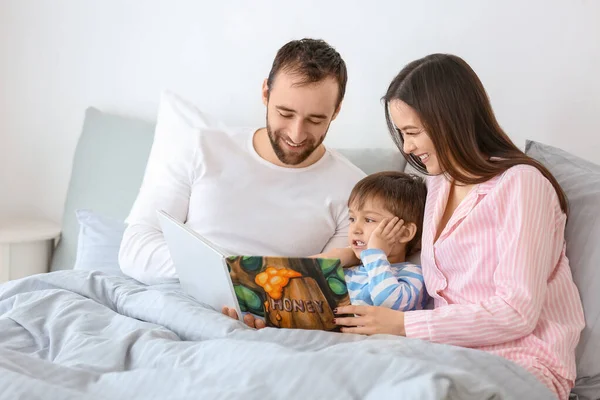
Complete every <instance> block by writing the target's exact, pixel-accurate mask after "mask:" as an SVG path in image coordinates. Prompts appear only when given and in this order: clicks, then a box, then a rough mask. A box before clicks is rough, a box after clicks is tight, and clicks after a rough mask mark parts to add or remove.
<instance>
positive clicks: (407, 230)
mask: <svg viewBox="0 0 600 400" xmlns="http://www.w3.org/2000/svg"><path fill="white" fill-rule="evenodd" d="M416 234H417V224H415V223H414V222H409V223H407V224H404V226H403V227H402V229H400V239H398V241H399V242H400V243H402V244H407V243H408V242H410V241H411V240H413V238H414V237H415V235H416Z"/></svg>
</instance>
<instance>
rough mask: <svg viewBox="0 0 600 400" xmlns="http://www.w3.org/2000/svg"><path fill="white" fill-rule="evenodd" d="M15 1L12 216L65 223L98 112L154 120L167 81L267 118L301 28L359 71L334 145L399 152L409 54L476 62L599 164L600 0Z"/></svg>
mask: <svg viewBox="0 0 600 400" xmlns="http://www.w3.org/2000/svg"><path fill="white" fill-rule="evenodd" d="M366 4H367V2H365V1H341V0H340V1H327V2H325V1H317V0H311V1H302V2H295V3H293V4H291V3H289V2H281V1H252V2H248V1H242V0H228V1H223V2H215V1H193V0H185V1H184V0H178V1H169V2H166V1H161V0H147V1H141V0H140V1H117V0H105V1H92V0H87V1H81V0H62V1H55V0H29V1H22V0H2V1H0V187H1V192H0V193H1V195H0V218H2V217H4V216H8V215H21V214H26V215H42V216H46V217H49V218H51V219H54V220H59V219H60V217H61V213H62V205H63V202H64V198H65V193H66V188H67V184H68V180H69V173H70V166H71V160H72V156H73V151H74V148H75V145H76V142H77V139H78V135H79V133H80V129H81V124H82V117H83V113H84V110H85V108H86V107H88V106H90V105H93V106H96V107H98V108H100V109H103V110H105V111H114V112H119V113H122V114H126V115H134V116H139V117H141V118H146V119H150V120H152V119H154V116H155V112H156V106H157V101H158V97H159V93H160V90H161V89H162V88H170V89H172V90H175V91H177V92H179V93H181V94H182V95H184V96H186V97H188V98H189V99H191V100H192V101H193V102H195V103H196V104H197V105H198V106H200V107H201V108H203V109H204V110H206V111H207V112H210V113H212V114H215V115H217V116H218V117H220V118H222V119H223V120H224V121H226V122H227V123H230V124H243V125H248V124H261V123H262V122H263V121H264V107H263V105H262V104H261V101H260V86H261V83H262V79H263V78H264V77H265V76H266V74H267V73H268V71H269V67H270V63H271V61H272V58H273V56H274V54H275V52H276V50H277V49H278V48H279V47H280V46H281V45H282V44H283V43H285V42H286V41H288V40H290V39H292V38H300V37H304V36H310V37H320V38H324V39H326V40H327V41H329V42H330V43H331V44H332V45H334V46H336V47H337V49H338V50H339V51H340V53H341V54H342V55H343V56H344V58H345V60H346V62H347V64H348V69H349V75H350V78H349V79H350V80H349V86H348V91H347V96H346V100H345V103H344V107H343V110H342V113H341V115H340V117H339V118H338V120H337V121H336V122H335V123H334V124H333V125H332V127H331V130H330V134H329V137H328V140H327V142H328V144H329V145H330V146H335V147H338V146H347V147H363V146H368V147H376V146H385V147H391V146H392V142H391V140H390V139H389V138H388V136H387V133H386V131H385V126H384V121H383V109H382V106H381V103H380V98H381V96H382V95H383V93H384V91H385V89H386V86H387V84H388V83H389V81H390V80H391V78H392V77H393V76H394V74H395V73H396V72H397V71H398V70H399V69H400V68H401V67H402V66H403V65H404V64H405V63H407V62H409V61H411V60H412V59H414V58H417V57H421V56H424V55H426V54H428V53H432V52H452V53H455V54H458V55H460V56H462V57H463V58H465V59H466V60H467V61H468V62H469V63H470V64H471V65H472V66H473V68H474V69H475V70H476V72H477V73H478V74H479V75H480V78H481V79H482V81H483V82H484V85H485V86H486V88H487V90H488V92H489V95H490V97H491V99H492V103H493V106H494V108H495V110H496V112H497V114H498V117H499V120H500V121H501V124H502V125H503V127H504V128H505V129H506V130H507V131H508V132H509V134H510V135H511V137H512V138H513V139H514V140H515V141H516V142H517V143H518V144H519V145H520V146H522V145H523V143H524V141H525V139H526V138H533V139H536V140H540V141H543V142H546V143H548V144H551V145H555V146H559V147H562V148H564V149H566V150H569V151H571V152H573V153H575V154H577V155H579V156H581V157H584V158H587V159H589V160H592V161H595V162H597V163H600V152H599V150H600V119H599V118H598V114H599V113H600V74H599V73H598V71H600V47H599V45H598V43H599V42H600V28H599V27H600V1H594V0H571V1H568V0H565V1H543V0H536V1H527V2H522V1H515V0H512V1H506V0H494V1H485V2H480V1H475V0H473V1H452V2H446V1H432V2H417V1H398V0H390V1H377V2H371V4H370V5H366Z"/></svg>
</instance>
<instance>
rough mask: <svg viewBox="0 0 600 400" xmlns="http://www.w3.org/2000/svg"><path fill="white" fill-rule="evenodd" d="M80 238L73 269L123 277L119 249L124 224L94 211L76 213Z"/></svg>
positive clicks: (78, 211)
mask: <svg viewBox="0 0 600 400" xmlns="http://www.w3.org/2000/svg"><path fill="white" fill-rule="evenodd" d="M75 214H76V215H77V221H78V222H79V236H78V238H77V257H76V259H75V266H74V267H73V269H74V270H87V271H102V272H104V273H106V274H109V275H117V276H123V273H122V272H121V268H119V248H120V247H121V240H122V239H123V233H124V232H125V223H124V221H123V220H118V219H114V218H110V217H106V216H104V215H100V214H98V213H96V212H94V211H93V210H77V211H76V213H75Z"/></svg>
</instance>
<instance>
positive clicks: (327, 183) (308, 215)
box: [119, 93, 365, 284]
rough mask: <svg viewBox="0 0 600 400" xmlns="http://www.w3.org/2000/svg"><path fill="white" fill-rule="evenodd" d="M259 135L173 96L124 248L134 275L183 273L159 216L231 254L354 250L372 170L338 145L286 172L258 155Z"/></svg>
mask: <svg viewBox="0 0 600 400" xmlns="http://www.w3.org/2000/svg"><path fill="white" fill-rule="evenodd" d="M256 130H257V129H255V128H253V129H235V130H234V129H229V128H227V127H224V126H222V125H221V124H218V123H215V122H213V121H211V120H210V118H209V117H208V116H206V115H204V114H202V113H201V112H200V111H199V110H197V109H195V108H194V107H193V106H192V105H190V104H186V103H185V102H184V101H183V100H181V99H179V98H177V97H175V95H172V94H169V93H166V94H164V95H163V98H162V101H161V106H160V108H159V114H158V121H157V127H156V133H155V138H154V143H153V146H152V150H151V152H150V157H149V160H148V164H147V167H146V172H145V175H144V179H143V183H142V186H141V188H140V192H139V194H138V197H137V199H136V201H135V203H134V205H133V207H132V209H131V212H130V214H129V216H128V218H127V220H126V222H127V228H126V230H125V234H124V237H123V241H122V243H121V249H120V253H119V262H120V266H121V269H122V271H123V272H124V273H125V274H127V275H129V276H131V277H133V278H135V279H137V280H139V281H141V282H144V283H147V284H151V283H155V282H158V281H160V280H162V279H164V278H176V277H177V274H176V272H175V268H174V266H173V262H172V260H171V257H170V254H169V250H168V248H167V245H166V242H165V240H164V237H163V234H162V232H161V230H160V226H159V223H158V219H157V216H156V210H164V211H166V212H167V213H169V214H170V215H171V216H173V217H174V218H176V219H178V220H180V221H182V222H185V224H186V225H187V226H189V227H190V228H192V229H193V230H195V231H197V232H198V233H200V234H201V235H202V236H204V237H206V238H207V239H208V240H210V241H211V242H213V243H214V244H215V245H217V246H219V247H221V248H222V249H223V250H224V251H227V252H229V253H230V254H239V255H271V256H274V255H285V256H309V255H313V254H318V253H321V252H323V251H327V250H328V249H331V248H335V247H344V246H346V245H347V234H348V212H347V200H348V196H349V195H350V191H351V190H352V188H353V187H354V185H355V184H356V182H358V180H360V179H361V178H363V177H364V176H365V174H364V173H363V172H362V171H361V170H360V169H359V168H357V167H356V166H354V165H353V164H351V163H350V162H349V161H348V160H347V159H345V158H344V157H343V156H341V155H340V154H338V153H337V152H335V151H333V150H329V149H328V150H327V151H326V153H325V155H324V156H323V157H322V158H321V159H320V160H319V161H317V162H316V163H315V164H313V165H311V166H309V167H306V168H285V167H280V166H276V165H274V164H272V163H270V162H268V161H266V160H264V159H263V158H261V157H260V156H259V155H258V153H257V152H256V150H255V149H254V146H253V144H252V139H253V136H254V133H255V131H256ZM198 267H199V268H201V267H202V266H201V265H199V266H198Z"/></svg>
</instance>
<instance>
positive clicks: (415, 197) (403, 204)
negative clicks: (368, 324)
mask: <svg viewBox="0 0 600 400" xmlns="http://www.w3.org/2000/svg"><path fill="white" fill-rule="evenodd" d="M426 196H427V188H426V186H425V183H424V181H423V179H421V178H419V177H417V176H414V175H409V174H405V173H402V172H393V171H389V172H380V173H376V174H373V175H369V176H367V177H366V178H364V179H362V180H361V181H360V182H358V183H357V184H356V186H355V187H354V189H353V190H352V193H351V194H350V198H349V200H348V208H349V214H350V227H349V229H348V242H349V245H350V246H349V248H350V249H352V252H353V256H355V257H356V258H357V259H358V260H360V263H359V264H358V265H356V262H357V261H358V260H356V259H355V260H354V262H353V263H352V262H350V260H351V259H353V258H354V257H352V255H349V254H348V250H344V249H339V250H335V251H334V252H333V253H330V254H329V255H331V256H335V257H337V258H340V259H342V263H348V262H350V263H351V264H354V265H355V266H353V267H349V268H346V269H345V275H346V283H347V285H348V292H349V295H350V301H351V303H352V304H353V305H375V306H384V307H388V308H392V309H394V310H400V311H409V310H415V309H421V308H424V307H425V305H426V302H427V295H426V292H425V287H424V283H423V274H422V271H421V267H420V266H418V265H415V264H412V263H409V262H406V257H407V256H408V255H410V254H411V252H413V251H414V250H415V249H416V247H417V245H418V243H419V241H420V239H421V231H422V227H423V214H424V211H425V198H426ZM344 252H345V253H346V255H344ZM325 256H326V255H325Z"/></svg>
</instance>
